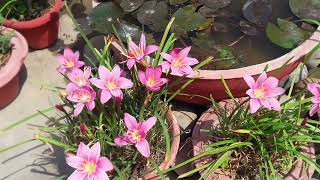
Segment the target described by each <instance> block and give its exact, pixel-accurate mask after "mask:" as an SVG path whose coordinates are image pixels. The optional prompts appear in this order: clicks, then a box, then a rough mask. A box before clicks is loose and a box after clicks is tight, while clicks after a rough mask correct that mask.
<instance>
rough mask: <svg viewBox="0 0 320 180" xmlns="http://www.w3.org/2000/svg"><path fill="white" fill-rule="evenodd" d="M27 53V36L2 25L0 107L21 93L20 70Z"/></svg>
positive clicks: (0, 27) (0, 40) (0, 42)
mask: <svg viewBox="0 0 320 180" xmlns="http://www.w3.org/2000/svg"><path fill="white" fill-rule="evenodd" d="M27 54H28V44H27V42H26V40H25V38H24V37H23V36H22V35H21V34H20V33H18V32H16V31H15V30H13V29H10V28H6V27H3V26H0V81H1V82H0V109H1V108H4V107H5V106H6V105H8V104H9V103H10V102H12V101H13V100H14V99H15V98H16V97H17V95H18V94H19V91H20V83H19V71H20V69H21V66H22V65H23V61H24V60H25V58H26V57H27Z"/></svg>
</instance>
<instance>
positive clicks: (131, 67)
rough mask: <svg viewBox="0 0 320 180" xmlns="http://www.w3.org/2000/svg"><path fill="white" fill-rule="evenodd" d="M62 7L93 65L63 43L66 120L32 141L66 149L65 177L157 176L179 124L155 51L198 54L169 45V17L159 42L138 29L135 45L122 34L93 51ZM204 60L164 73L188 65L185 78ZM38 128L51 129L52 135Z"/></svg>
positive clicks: (184, 56) (171, 152)
mask: <svg viewBox="0 0 320 180" xmlns="http://www.w3.org/2000/svg"><path fill="white" fill-rule="evenodd" d="M66 9H67V12H68V13H69V15H70V17H71V18H72V20H73V21H74V24H75V26H76V28H77V30H79V32H80V34H81V35H82V37H83V38H84V39H85V40H86V42H87V43H88V46H89V47H90V48H91V50H92V52H93V53H94V54H95V55H96V60H97V61H98V62H99V63H98V64H97V65H96V66H94V65H93V67H92V68H91V67H89V66H88V65H86V64H85V63H84V62H83V61H81V60H79V52H78V51H76V52H73V51H72V50H71V49H69V48H65V49H64V53H63V54H60V55H58V57H57V59H58V61H59V62H60V66H59V67H58V68H57V71H58V72H60V73H61V74H62V75H63V76H65V77H66V78H67V79H68V84H67V86H66V87H65V88H63V89H60V90H58V92H59V94H60V96H61V99H62V101H63V103H62V104H61V105H57V106H56V109H57V110H59V111H60V112H62V117H63V118H62V119H64V120H65V122H64V123H60V121H59V120H58V121H55V122H56V123H55V124H54V125H53V127H39V131H40V133H38V134H37V135H36V137H35V139H36V140H40V141H44V142H48V143H51V144H54V145H57V146H60V147H62V148H64V149H65V152H66V162H67V164H68V165H69V166H71V167H73V168H74V169H75V171H74V173H72V174H71V175H70V177H69V178H68V179H70V180H72V179H82V178H88V179H101V180H102V179H108V176H109V177H112V178H115V179H116V178H120V179H130V178H133V179H135V178H142V179H158V178H159V177H160V176H163V174H162V173H161V171H162V170H165V169H167V168H169V166H170V165H171V164H172V163H173V162H174V159H175V156H176V154H177V151H178V147H179V141H180V132H179V126H178V124H177V121H176V119H175V117H174V115H173V113H172V112H171V110H170V107H169V104H168V103H169V102H170V101H171V100H172V99H173V98H174V96H176V95H177V94H178V93H179V92H180V91H177V92H175V93H174V94H172V95H171V94H168V93H167V92H168V85H167V82H168V79H166V78H164V77H163V76H164V74H163V73H162V68H165V67H163V66H161V65H160V62H162V63H164V62H167V61H160V59H161V58H160V57H161V56H165V57H166V55H165V54H163V53H164V52H162V48H161V47H167V48H168V49H167V50H171V49H172V51H174V52H177V54H176V55H177V56H179V57H181V60H182V61H185V60H186V61H192V62H193V63H192V64H193V65H195V64H198V60H197V59H195V58H191V57H189V56H188V52H189V50H190V48H185V49H182V50H180V49H173V47H174V42H175V41H174V36H173V35H169V34H168V33H169V30H170V27H171V25H172V22H173V20H172V21H171V23H169V24H168V26H167V27H166V29H167V30H166V33H164V35H163V38H162V39H163V43H162V45H161V46H160V47H159V46H156V45H147V43H146V37H145V35H144V34H141V37H140V41H139V44H138V45H137V44H136V43H135V42H134V41H133V40H132V39H131V38H128V41H127V46H122V45H121V44H117V42H118V41H115V40H114V38H113V37H111V36H108V37H106V38H105V46H104V48H103V49H101V50H98V49H95V48H94V47H93V46H92V44H91V43H90V41H88V39H87V37H86V36H85V35H84V34H83V32H82V31H81V29H80V28H79V26H78V24H77V23H76V22H75V20H74V18H73V16H72V14H71V12H70V10H69V8H68V7H67V6H66ZM111 44H114V46H117V45H119V46H120V47H118V49H121V52H122V53H123V55H125V56H126V57H127V63H126V64H123V63H121V62H118V61H117V60H116V59H114V58H113V56H112V55H113V53H112V49H110V47H111ZM127 47H128V48H127ZM110 50H111V51H110ZM160 55H161V56H160ZM211 60H212V58H208V59H207V60H206V61H204V62H209V61H211ZM168 62H169V61H168ZM162 63H161V64H162ZM204 64H205V63H201V64H198V65H197V66H196V67H195V68H194V69H192V68H191V66H190V65H188V68H185V69H179V68H174V67H170V66H168V70H167V71H168V73H169V72H171V71H172V72H176V71H182V70H187V71H186V72H185V73H188V74H186V75H189V76H191V75H192V74H193V71H194V70H196V69H197V68H199V67H201V66H203V65H204ZM181 80H182V79H180V81H181ZM190 82H191V81H190V80H189V81H187V82H186V83H185V85H184V87H185V86H187V85H188V84H189V83H190ZM184 87H181V90H182V89H183V88H184ZM17 124H19V123H15V125H17ZM15 125H14V126H15ZM11 127H12V126H11ZM6 129H7V128H6ZM9 129H10V128H9ZM44 133H51V134H54V135H55V137H59V140H56V139H52V138H51V137H50V136H46V135H44ZM107 171H109V172H108V175H107V174H106V173H107Z"/></svg>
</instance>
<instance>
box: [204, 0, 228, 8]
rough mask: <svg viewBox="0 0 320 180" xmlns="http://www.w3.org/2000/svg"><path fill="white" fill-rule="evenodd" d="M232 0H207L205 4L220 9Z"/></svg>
mask: <svg viewBox="0 0 320 180" xmlns="http://www.w3.org/2000/svg"><path fill="white" fill-rule="evenodd" d="M231 2H232V0H205V1H204V5H205V6H206V7H208V8H211V9H213V10H218V9H221V8H224V7H227V6H228V5H229V4H231Z"/></svg>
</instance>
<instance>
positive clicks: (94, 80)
mask: <svg viewBox="0 0 320 180" xmlns="http://www.w3.org/2000/svg"><path fill="white" fill-rule="evenodd" d="M90 82H91V83H92V84H93V85H95V86H96V87H97V88H99V89H107V87H106V81H104V80H101V79H97V78H91V79H90Z"/></svg>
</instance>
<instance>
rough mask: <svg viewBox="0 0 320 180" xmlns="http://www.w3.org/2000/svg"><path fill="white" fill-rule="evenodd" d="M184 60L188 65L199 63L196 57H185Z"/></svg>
mask: <svg viewBox="0 0 320 180" xmlns="http://www.w3.org/2000/svg"><path fill="white" fill-rule="evenodd" d="M185 61H186V62H187V64H188V65H189V66H192V65H195V64H199V61H198V59H196V58H190V57H186V58H185Z"/></svg>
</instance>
